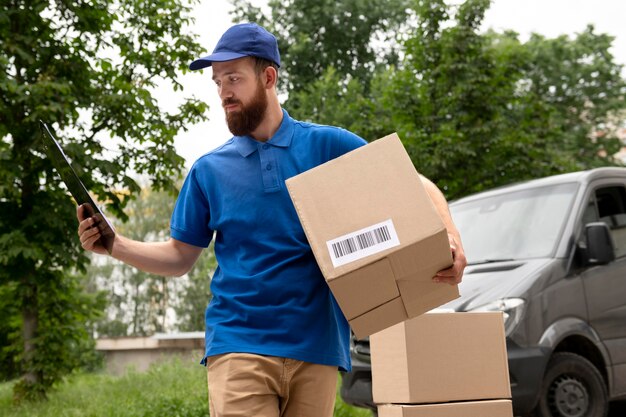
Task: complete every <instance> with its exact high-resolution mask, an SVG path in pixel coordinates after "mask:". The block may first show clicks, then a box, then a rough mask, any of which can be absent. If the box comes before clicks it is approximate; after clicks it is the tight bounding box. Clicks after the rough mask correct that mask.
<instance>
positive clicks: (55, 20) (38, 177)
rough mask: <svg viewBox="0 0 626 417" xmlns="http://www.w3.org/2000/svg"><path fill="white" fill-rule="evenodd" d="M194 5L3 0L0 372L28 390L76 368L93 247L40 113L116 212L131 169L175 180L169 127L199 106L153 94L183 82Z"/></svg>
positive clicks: (191, 49)
mask: <svg viewBox="0 0 626 417" xmlns="http://www.w3.org/2000/svg"><path fill="white" fill-rule="evenodd" d="M188 12H189V6H188V5H187V4H184V3H182V2H181V1H180V0H157V1H151V2H145V1H141V0H113V1H109V0H89V1H86V0H81V1H66V0H53V1H50V0H28V1H25V0H9V1H6V2H3V3H2V5H1V6H0V288H2V294H11V295H12V296H13V297H14V299H13V300H11V302H7V308H8V310H6V311H8V312H9V313H10V314H11V316H10V318H9V319H8V320H10V321H11V323H12V325H11V327H10V329H8V330H10V332H9V333H3V334H2V335H1V336H0V340H3V341H7V345H3V346H2V348H1V350H2V354H1V355H0V357H1V358H3V360H6V361H7V363H9V367H8V368H5V363H3V364H2V369H3V370H4V369H13V370H17V372H19V373H21V374H23V375H24V377H23V379H22V382H21V383H20V384H18V385H17V387H18V388H17V390H19V391H20V392H22V393H23V394H24V395H25V396H27V397H28V396H29V395H30V394H29V393H35V394H36V393H40V394H41V393H43V392H45V391H46V390H47V389H49V388H50V387H51V386H52V385H53V384H54V382H55V381H57V380H58V378H59V377H60V375H61V374H62V373H63V372H67V371H69V370H70V369H72V367H73V366H74V359H73V358H72V354H73V353H72V352H73V350H72V349H71V345H72V344H73V343H78V341H77V340H76V337H78V336H81V337H82V336H85V335H84V334H83V333H81V329H82V328H84V322H85V321H86V320H91V319H92V318H93V314H92V313H93V310H92V309H91V307H93V306H94V304H93V303H91V302H90V301H89V300H88V299H85V298H84V297H83V295H82V290H81V288H80V285H79V284H78V283H77V282H75V281H76V280H75V279H74V278H72V276H73V275H74V274H73V272H72V271H74V270H75V269H76V268H78V269H81V268H84V266H85V264H86V263H87V261H88V258H87V257H86V255H85V254H84V253H83V251H82V250H81V249H80V246H79V242H78V239H77V237H76V232H75V230H76V220H75V209H74V206H73V204H72V202H71V201H70V199H69V197H68V195H67V193H66V191H65V189H64V188H63V187H62V186H61V185H60V181H59V179H58V177H57V176H56V174H55V172H54V171H53V169H52V166H51V165H50V163H49V161H48V160H47V159H46V158H45V157H44V155H43V153H42V152H41V148H40V146H39V142H38V141H39V128H38V121H39V120H44V121H47V122H48V123H50V124H51V125H52V126H53V127H54V128H55V130H56V132H57V135H58V136H59V139H60V141H61V143H62V145H63V146H64V148H65V150H66V153H67V154H68V156H69V157H70V159H72V161H73V163H74V165H75V168H77V170H78V171H79V175H80V176H81V177H82V179H83V180H84V182H85V183H86V185H87V187H88V188H89V189H90V190H91V191H92V192H93V193H94V194H95V195H96V196H97V197H98V198H99V200H100V201H102V202H104V203H105V204H106V206H107V208H108V210H109V212H110V213H114V214H116V215H118V216H119V217H121V218H124V213H123V208H124V205H125V204H126V202H127V200H128V196H129V195H132V194H133V193H136V192H137V191H138V190H139V187H138V186H137V184H136V183H135V181H134V180H133V179H132V175H134V174H137V173H139V174H145V175H147V176H149V177H150V178H151V180H152V183H153V185H154V186H155V187H156V188H165V189H173V184H174V180H175V179H176V176H177V174H178V173H179V172H180V168H181V167H182V159H181V158H180V157H179V156H178V155H177V154H176V152H175V150H174V147H173V138H174V136H175V135H176V133H177V132H179V131H180V130H181V129H185V126H187V125H189V124H192V123H194V122H197V121H199V120H202V119H204V118H205V116H204V113H205V110H206V106H205V105H204V104H203V103H201V102H199V101H198V100H195V99H193V98H190V99H186V100H185V101H184V102H182V104H181V105H180V106H179V108H178V110H177V111H175V112H171V113H166V112H163V111H162V110H161V109H160V108H159V106H158V104H157V102H156V101H155V99H154V98H153V95H152V92H153V90H154V88H156V86H157V83H158V82H159V81H161V80H167V81H170V82H172V83H173V85H174V86H175V88H177V89H180V84H179V83H178V82H177V77H178V75H179V74H180V73H181V71H184V70H185V68H186V66H187V64H188V63H189V62H190V61H191V60H192V59H193V58H195V57H196V56H197V55H198V53H199V52H200V47H199V46H198V45H197V44H196V43H195V42H194V39H193V38H192V37H191V36H190V35H186V34H184V33H185V31H184V29H185V26H186V25H187V24H188V23H189V21H190V19H189V16H188ZM78 300H82V301H81V302H82V303H83V304H79V305H78V306H75V305H74V304H73V303H76V302H78ZM8 304H10V306H8ZM3 306H4V305H3ZM61 311H64V312H63V313H62V314H61ZM57 314H58V317H57V316H56V315H57ZM3 317H5V316H4V315H3ZM53 318H54V320H55V321H54V322H52V321H51V320H53ZM20 326H21V332H20V336H19V337H17V336H15V334H16V329H17V327H20ZM1 329H2V330H3V331H4V330H5V329H6V328H5V327H2V328H1ZM7 334H8V336H7ZM59 335H62V337H59ZM20 343H21V344H20ZM15 360H17V362H15ZM12 361H13V362H12ZM57 371H59V372H57ZM3 376H4V377H6V376H7V375H3Z"/></svg>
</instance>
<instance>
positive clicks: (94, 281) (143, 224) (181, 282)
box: [87, 188, 217, 337]
mask: <svg viewBox="0 0 626 417" xmlns="http://www.w3.org/2000/svg"><path fill="white" fill-rule="evenodd" d="M174 202H175V199H174V197H173V196H172V195H171V194H169V193H167V192H164V191H152V190H150V189H147V188H144V189H142V191H141V195H140V196H139V198H138V199H136V200H132V201H130V202H129V203H128V205H127V206H126V209H125V212H126V213H127V214H128V221H127V222H126V223H124V224H123V225H120V226H119V227H117V228H116V229H117V230H118V231H119V232H120V233H121V234H123V235H124V236H127V237H130V238H132V239H135V240H140V241H161V240H164V239H166V238H167V236H168V235H169V218H170V215H171V212H172V210H173V207H174ZM113 221H115V219H113ZM94 258H95V259H94V261H93V262H92V263H91V265H90V266H89V267H88V268H87V276H88V277H89V279H90V282H91V287H92V289H93V290H94V291H105V292H106V294H107V301H108V303H107V307H106V311H105V315H104V317H102V318H101V320H99V321H98V322H97V325H96V332H97V333H98V335H99V336H107V337H118V336H149V335H152V334H154V333H156V332H167V331H172V330H180V331H198V330H203V329H204V310H205V309H206V306H207V303H208V300H209V299H210V295H211V290H210V283H211V280H210V277H211V275H212V274H213V271H214V270H215V268H216V266H217V262H216V260H215V255H214V253H213V246H210V247H209V248H208V249H207V250H205V251H204V252H203V253H202V255H200V257H199V258H198V260H197V261H196V263H195V265H194V266H193V268H192V269H191V271H190V272H189V273H188V274H186V275H185V276H183V277H179V278H166V277H161V276H157V275H153V274H148V273H145V272H142V271H139V270H137V269H136V268H133V267H131V266H128V265H125V264H123V263H121V262H119V261H117V260H115V259H112V258H109V257H102V256H98V255H94ZM172 311H173V312H175V313H176V322H172V320H168V317H169V316H170V313H171V312H172Z"/></svg>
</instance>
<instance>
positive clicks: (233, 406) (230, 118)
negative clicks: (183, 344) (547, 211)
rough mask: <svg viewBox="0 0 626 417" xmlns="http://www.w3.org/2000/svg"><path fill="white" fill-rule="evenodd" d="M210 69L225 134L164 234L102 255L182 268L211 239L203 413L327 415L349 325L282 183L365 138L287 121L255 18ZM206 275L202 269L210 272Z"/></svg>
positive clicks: (189, 183)
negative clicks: (214, 265)
mask: <svg viewBox="0 0 626 417" xmlns="http://www.w3.org/2000/svg"><path fill="white" fill-rule="evenodd" d="M205 67H212V79H213V82H215V85H216V87H217V92H218V94H219V96H220V99H221V100H222V105H223V107H224V112H225V115H226V122H227V124H228V128H229V130H230V131H231V132H232V134H233V135H234V136H233V137H232V138H231V139H230V140H228V141H227V142H226V143H224V144H223V145H222V146H220V147H219V148H217V149H215V150H213V151H211V152H209V153H207V154H206V155H204V156H202V157H201V158H199V159H198V160H197V161H196V162H195V164H194V165H193V167H192V168H191V171H190V172H189V174H188V176H187V178H186V180H185V183H184V185H183V188H182V190H181V192H180V195H179V196H178V199H177V201H176V206H175V208H174V212H173V214H172V219H171V238H170V239H169V240H168V241H166V242H150V243H146V242H138V241H133V240H130V239H128V238H125V237H123V236H120V235H119V234H117V235H116V237H115V242H114V245H113V250H112V253H111V255H112V256H113V257H115V258H117V259H119V260H121V261H123V262H126V263H128V264H130V265H133V266H135V267H137V268H139V269H141V270H143V271H147V272H151V273H155V274H159V275H164V276H179V275H183V274H185V273H186V272H188V271H189V270H190V268H191V267H192V266H193V264H194V262H195V261H196V259H197V258H198V256H199V255H200V253H201V251H202V250H203V248H206V247H207V246H208V245H209V242H210V241H211V240H212V239H215V256H216V258H217V261H218V265H219V266H218V268H217V269H216V271H215V274H214V275H213V278H212V282H211V291H212V294H213V296H212V298H211V300H210V302H209V306H208V308H207V310H206V313H205V317H206V343H205V355H204V359H203V361H202V363H204V364H205V365H206V366H207V369H208V390H209V408H210V414H211V416H212V417H225V416H245V417H249V416H256V417H278V416H285V417H330V416H332V415H333V407H334V401H335V393H336V383H337V370H338V369H339V370H349V369H350V354H349V337H350V328H349V326H348V323H347V321H346V319H345V317H344V316H343V314H342V312H341V310H340V309H339V307H338V305H337V303H336V302H335V299H334V298H333V296H332V294H331V293H330V291H329V288H328V286H327V284H326V282H325V281H324V278H323V276H322V274H321V272H320V270H319V267H318V266H317V263H316V262H315V258H314V257H313V253H312V251H311V248H310V246H309V244H308V241H307V239H306V236H305V234H304V231H303V229H302V227H301V225H300V222H299V220H298V216H297V214H296V211H295V209H294V207H293V204H292V202H291V199H290V198H289V194H288V192H287V189H286V186H285V180H286V179H288V178H290V177H292V176H294V175H297V174H299V173H301V172H304V171H307V170H308V169H311V168H313V167H315V166H317V165H320V164H323V163H324V162H327V161H329V160H331V159H333V158H336V157H338V156H340V155H343V154H345V153H346V152H350V151H351V150H353V149H356V148H358V147H360V146H362V145H364V144H365V141H364V140H363V139H361V138H360V137H358V136H357V135H355V134H353V133H351V132H348V131H347V130H344V129H341V128H338V127H332V126H321V125H314V124H311V123H304V122H300V121H297V120H294V119H292V118H291V117H290V116H289V114H288V113H287V112H286V111H285V110H284V109H282V108H281V105H280V103H279V100H278V96H277V92H276V83H277V80H278V69H279V67H280V55H279V52H278V44H277V41H276V38H275V37H274V36H273V35H272V34H270V33H269V32H267V31H266V30H265V29H263V28H261V27H260V26H258V25H256V24H248V23H247V24H239V25H235V26H233V27H231V28H230V29H228V30H227V31H226V32H225V33H224V35H223V36H222V38H221V39H220V40H219V42H218V44H217V46H216V47H215V50H214V51H213V53H212V54H211V55H209V56H207V57H204V58H200V59H198V60H196V61H194V62H192V63H191V65H190V68H191V69H192V70H197V69H201V68H205ZM425 185H426V188H427V190H428V192H429V195H430V196H431V198H432V199H433V202H434V203H435V206H436V207H437V209H438V211H439V212H440V214H441V216H442V218H443V220H444V223H445V224H446V227H447V228H448V232H449V234H450V236H451V249H452V246H455V248H454V251H455V256H454V259H455V262H454V265H453V266H452V267H451V268H449V269H446V270H444V271H441V272H439V273H438V274H437V276H436V277H434V278H433V279H434V280H436V281H438V282H444V283H458V282H460V280H461V275H462V272H463V268H464V267H465V256H464V254H463V249H462V246H461V245H460V238H459V236H458V231H457V230H456V227H455V226H454V224H453V222H452V220H451V219H450V215H449V212H448V209H447V203H446V201H445V198H444V197H443V195H442V194H441V192H440V191H439V190H438V189H437V187H436V186H435V185H434V184H432V183H431V182H430V181H428V180H425ZM77 214H78V218H79V220H80V224H79V228H78V231H79V235H80V239H81V243H82V246H83V248H85V249H87V250H90V251H94V252H96V253H100V254H106V251H105V250H104V248H103V247H102V246H101V245H99V243H98V239H99V237H100V235H99V232H98V229H97V228H96V227H93V226H94V219H93V218H84V214H83V210H82V208H81V207H79V208H78V211H77ZM207 279H208V277H207Z"/></svg>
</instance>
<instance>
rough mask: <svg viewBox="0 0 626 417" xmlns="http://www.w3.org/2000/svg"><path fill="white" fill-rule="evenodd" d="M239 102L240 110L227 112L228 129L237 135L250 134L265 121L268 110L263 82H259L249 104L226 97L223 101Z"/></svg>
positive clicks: (225, 102) (226, 102) (224, 103)
mask: <svg viewBox="0 0 626 417" xmlns="http://www.w3.org/2000/svg"><path fill="white" fill-rule="evenodd" d="M235 103H236V104H239V106H240V107H241V110H240V111H231V112H226V123H227V124H228V130H230V132H231V133H232V134H233V135H235V136H246V135H250V134H251V133H252V132H254V131H255V130H256V128H257V127H259V125H260V124H261V122H262V121H263V117H264V116H265V111H266V110H267V96H266V95H265V89H264V88H263V84H262V83H261V82H258V83H257V88H256V91H255V93H254V96H253V97H252V100H251V101H250V103H249V104H247V105H244V104H243V103H242V102H241V101H240V100H236V99H226V100H224V102H223V103H222V104H223V105H224V106H226V105H228V104H235Z"/></svg>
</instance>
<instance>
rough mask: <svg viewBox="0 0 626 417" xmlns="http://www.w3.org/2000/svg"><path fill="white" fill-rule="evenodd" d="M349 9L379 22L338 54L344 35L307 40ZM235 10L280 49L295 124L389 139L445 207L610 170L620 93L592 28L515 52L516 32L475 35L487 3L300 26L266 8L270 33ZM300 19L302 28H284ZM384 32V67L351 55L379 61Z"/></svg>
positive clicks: (605, 44)
mask: <svg viewBox="0 0 626 417" xmlns="http://www.w3.org/2000/svg"><path fill="white" fill-rule="evenodd" d="M356 3H358V5H360V6H361V7H363V8H360V9H359V8H358V7H359V6H358V5H357V6H356V7H357V9H358V10H360V11H361V12H362V13H364V14H367V12H365V11H364V10H367V9H368V8H369V7H372V10H374V14H371V15H369V16H370V17H371V18H372V19H374V21H376V19H381V20H379V21H378V22H379V23H378V24H377V25H371V26H367V25H365V26H366V27H370V28H371V29H372V30H370V31H368V30H364V31H356V32H350V34H351V35H354V36H351V35H350V36H349V39H348V40H345V39H343V38H342V36H340V33H341V32H334V37H333V38H332V39H331V38H328V37H325V36H322V35H320V34H317V33H316V30H315V29H314V28H315V27H320V28H321V27H326V25H333V24H335V22H343V20H342V19H343V16H344V13H345V12H344V11H345V10H348V8H349V7H352V6H353V5H354V4H356ZM235 4H236V5H239V7H240V9H237V12H236V15H237V16H238V17H240V18H241V17H244V16H245V17H247V18H249V19H255V18H257V19H260V21H261V22H262V23H263V22H267V23H268V27H270V28H272V29H274V30H275V31H276V33H278V35H279V45H280V46H281V52H283V45H286V48H284V49H286V51H287V52H286V54H287V59H286V60H285V64H284V66H285V68H284V69H282V70H281V73H282V76H283V77H286V78H287V89H286V93H287V94H288V97H289V98H288V100H287V102H286V103H285V106H286V107H287V109H288V110H289V111H290V113H291V114H292V115H294V116H295V117H298V118H301V119H304V120H312V121H315V122H319V123H325V124H334V125H339V126H342V127H345V128H348V129H350V130H352V131H354V132H355V133H357V134H360V135H361V136H363V137H364V138H366V139H367V140H374V139H377V138H379V137H382V136H384V135H386V134H389V133H391V132H394V131H397V132H398V133H399V135H400V137H401V138H402V140H403V142H404V144H405V147H406V148H407V151H408V152H409V154H410V156H411V158H412V160H413V162H414V164H415V166H416V168H417V170H418V171H420V172H421V173H423V174H425V175H426V176H427V177H429V178H431V179H432V180H433V181H435V182H436V183H437V184H438V185H439V186H440V187H441V188H442V189H443V190H444V192H445V193H446V195H447V197H448V198H458V197H461V196H463V195H466V194H469V193H472V192H477V191H481V190H484V189H487V188H492V187H495V186H499V185H503V184H507V183H510V182H514V181H519V180H524V179H529V178H533V177H540V176H546V175H551V174H556V173H561V172H568V171H575V170H580V169H588V168H592V167H597V166H603V165H613V164H619V161H617V160H616V159H615V158H613V155H614V154H615V152H617V150H618V149H619V148H620V147H621V146H622V144H621V142H620V141H619V140H618V138H617V136H616V128H619V127H621V126H624V114H625V110H626V99H625V97H626V83H625V80H624V78H623V76H622V66H621V65H619V64H617V63H616V62H615V60H614V58H613V56H612V55H611V54H610V51H609V49H610V47H611V43H612V40H613V39H612V38H611V37H610V36H608V35H606V34H598V33H597V32H596V31H595V29H594V28H593V27H591V26H589V27H587V28H582V29H583V30H582V31H581V33H579V34H577V35H575V36H573V37H570V36H560V37H558V38H554V39H547V38H545V37H542V36H540V35H536V34H535V35H533V36H532V37H531V38H530V39H529V40H528V41H527V42H522V41H520V39H519V36H518V34H516V33H515V32H512V31H505V32H503V33H496V32H493V31H489V32H487V33H483V32H481V31H480V27H481V25H482V22H483V19H484V15H485V12H486V11H487V9H488V8H489V6H490V4H491V2H490V0H466V1H465V2H463V3H461V4H456V5H451V4H449V2H445V1H444V0H415V1H411V2H407V3H402V2H395V1H390V2H377V6H376V7H374V6H372V5H371V4H369V3H368V2H359V1H350V0H341V1H335V2H333V4H332V6H329V7H326V8H324V11H321V12H320V13H309V12H310V11H311V10H313V9H312V7H313V6H312V2H308V1H304V0H303V1H293V2H290V7H282V6H281V5H280V4H278V2H272V1H270V2H269V3H268V5H269V7H270V9H271V17H272V19H274V20H273V21H272V20H269V19H268V17H266V16H263V15H262V14H260V11H259V10H258V9H254V8H247V9H245V10H246V11H245V12H243V11H242V10H241V7H243V6H242V4H244V3H241V0H239V1H236V2H235ZM398 6H400V8H398ZM402 6H408V7H409V10H406V9H403V8H402ZM376 10H378V11H381V10H387V11H388V13H389V16H391V17H390V18H389V19H388V20H387V19H385V14H384V13H381V14H376ZM357 15H358V13H357ZM302 16H307V18H308V17H310V22H308V23H304V22H302V25H295V24H292V22H296V21H297V22H300V20H298V19H301V18H302ZM278 17H279V18H280V19H279V21H278V22H276V20H275V19H276V18H278ZM318 17H319V20H317V19H318ZM402 19H404V20H402ZM285 22H289V24H285ZM309 23H310V24H311V25H312V26H311V25H309ZM352 24H353V23H352V22H350V21H348V22H347V23H345V24H343V23H340V24H339V27H342V25H343V27H344V28H350V27H351V25H352ZM303 28H304V29H303ZM381 28H395V29H396V30H397V31H398V32H396V35H395V37H394V39H395V40H397V41H398V42H399V43H396V44H393V45H394V50H393V53H391V54H389V55H386V54H385V53H382V54H380V55H379V56H377V57H372V55H369V54H359V53H348V52H347V50H348V49H350V48H352V50H353V51H369V50H371V51H374V50H376V48H375V44H373V43H372V39H373V35H372V34H374V33H377V32H376V31H377V30H381ZM382 30H383V33H387V34H388V33H389V32H385V30H384V29H382ZM319 32H322V34H325V33H333V32H332V31H329V30H328V29H322V30H320V31H319ZM341 35H343V33H341ZM313 40H315V41H313ZM344 42H345V44H344ZM358 44H360V45H361V46H356V45H358ZM342 45H350V46H349V48H346V47H345V46H342ZM342 48H343V49H342ZM368 48H369V49H368ZM304 51H306V53H305V52H304ZM332 51H338V53H336V54H333V52H332ZM383 51H384V49H383ZM300 52H302V55H298V53H300ZM292 54H293V55H292ZM354 56H358V57H359V59H356V60H355V59H354V58H353V57H354ZM296 57H297V58H296ZM328 57H332V59H327V58H328ZM303 61H304V62H303ZM353 64H355V65H357V66H359V68H360V69H361V70H362V71H355V70H354V66H353Z"/></svg>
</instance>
